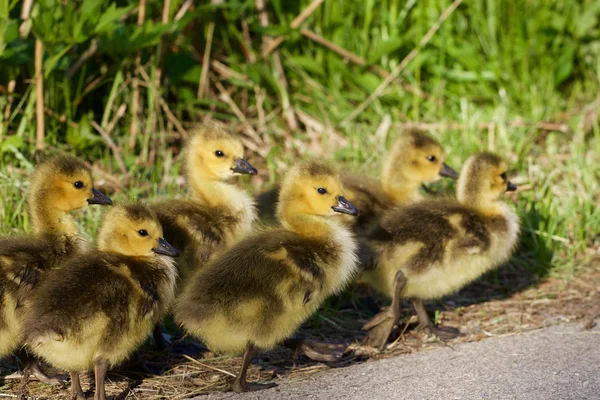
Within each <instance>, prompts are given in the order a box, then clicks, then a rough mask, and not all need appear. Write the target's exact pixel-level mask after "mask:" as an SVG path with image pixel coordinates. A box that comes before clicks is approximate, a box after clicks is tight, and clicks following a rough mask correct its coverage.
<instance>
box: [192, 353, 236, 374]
mask: <svg viewBox="0 0 600 400" xmlns="http://www.w3.org/2000/svg"><path fill="white" fill-rule="evenodd" d="M183 357H184V358H185V359H187V360H189V361H191V362H193V363H195V364H198V365H200V366H202V367H204V368H209V369H212V370H214V371H218V372H221V373H223V374H225V375H229V376H233V377H234V378H235V374H232V373H231V372H229V371H225V370H224V369H221V368H217V367H213V366H212V365H208V364H203V363H201V362H200V361H198V360H195V359H193V358H192V357H190V356H188V355H187V354H184V355H183Z"/></svg>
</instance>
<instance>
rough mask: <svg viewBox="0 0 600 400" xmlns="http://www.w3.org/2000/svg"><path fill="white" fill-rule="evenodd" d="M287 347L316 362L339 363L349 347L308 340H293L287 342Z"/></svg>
mask: <svg viewBox="0 0 600 400" xmlns="http://www.w3.org/2000/svg"><path fill="white" fill-rule="evenodd" d="M284 344H285V346H286V347H288V348H290V349H292V350H295V351H297V352H300V353H302V354H304V355H305V356H307V357H308V358H310V359H311V360H314V361H323V362H333V361H337V360H339V359H340V358H342V356H343V355H344V354H345V353H346V351H347V350H348V346H347V345H345V344H341V343H326V342H320V341H318V340H312V339H307V338H292V339H288V340H286V341H285V343H284Z"/></svg>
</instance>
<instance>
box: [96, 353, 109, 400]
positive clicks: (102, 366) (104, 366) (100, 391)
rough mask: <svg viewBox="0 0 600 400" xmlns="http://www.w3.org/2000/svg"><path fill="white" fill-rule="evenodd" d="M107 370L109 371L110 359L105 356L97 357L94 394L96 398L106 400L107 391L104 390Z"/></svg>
mask: <svg viewBox="0 0 600 400" xmlns="http://www.w3.org/2000/svg"><path fill="white" fill-rule="evenodd" d="M106 371H108V361H107V360H105V359H103V358H99V359H97V360H96V363H95V366H94V374H95V377H96V394H95V395H94V399H95V400H106V392H105V390H104V379H105V378H106Z"/></svg>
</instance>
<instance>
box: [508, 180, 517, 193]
mask: <svg viewBox="0 0 600 400" xmlns="http://www.w3.org/2000/svg"><path fill="white" fill-rule="evenodd" d="M515 190H517V185H515V184H514V183H512V182H511V181H508V183H507V184H506V191H507V192H514V191H515Z"/></svg>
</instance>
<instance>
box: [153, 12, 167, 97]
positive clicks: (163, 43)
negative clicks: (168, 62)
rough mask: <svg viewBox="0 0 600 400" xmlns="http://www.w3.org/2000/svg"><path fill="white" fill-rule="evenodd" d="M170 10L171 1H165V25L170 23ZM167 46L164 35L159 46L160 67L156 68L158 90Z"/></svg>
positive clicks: (163, 20) (163, 21)
mask: <svg viewBox="0 0 600 400" xmlns="http://www.w3.org/2000/svg"><path fill="white" fill-rule="evenodd" d="M170 9H171V0H164V2H163V9H162V18H161V22H162V23H163V24H168V23H169V10H170ZM165 46H166V41H165V35H163V37H162V38H161V40H160V46H159V51H160V53H159V55H158V67H157V68H156V74H155V82H156V88H160V81H161V78H162V63H163V58H164V55H165Z"/></svg>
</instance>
